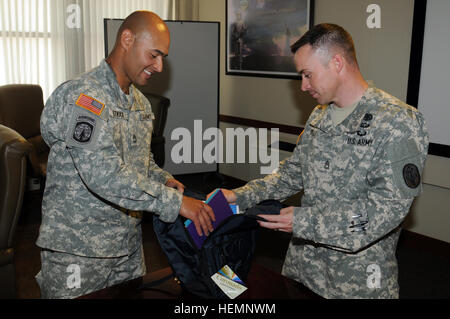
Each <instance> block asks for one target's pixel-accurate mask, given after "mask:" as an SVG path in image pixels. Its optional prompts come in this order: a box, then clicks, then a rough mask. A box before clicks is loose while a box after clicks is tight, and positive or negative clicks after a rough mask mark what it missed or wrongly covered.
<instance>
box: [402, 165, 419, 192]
mask: <svg viewBox="0 0 450 319" xmlns="http://www.w3.org/2000/svg"><path fill="white" fill-rule="evenodd" d="M403 179H404V180H405V183H406V185H407V186H408V187H409V188H416V187H417V186H419V184H420V173H419V169H418V168H417V166H416V165H414V164H411V163H409V164H406V165H405V166H404V167H403Z"/></svg>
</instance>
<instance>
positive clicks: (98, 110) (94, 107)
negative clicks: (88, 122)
mask: <svg viewBox="0 0 450 319" xmlns="http://www.w3.org/2000/svg"><path fill="white" fill-rule="evenodd" d="M75 104H76V105H78V106H80V107H82V108H84V109H86V110H88V111H90V112H92V113H94V114H96V115H100V114H102V112H103V109H104V108H105V104H103V103H102V102H100V101H98V100H96V99H94V98H93V97H90V96H87V95H86V94H83V93H81V94H80V96H79V97H78V99H77V101H76V103H75Z"/></svg>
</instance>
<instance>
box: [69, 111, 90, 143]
mask: <svg viewBox="0 0 450 319" xmlns="http://www.w3.org/2000/svg"><path fill="white" fill-rule="evenodd" d="M94 129H95V119H93V118H91V117H89V116H78V118H77V123H76V124H75V128H74V130H73V134H72V138H73V139H74V140H75V141H77V142H79V143H89V141H90V140H91V137H92V135H93V133H94Z"/></svg>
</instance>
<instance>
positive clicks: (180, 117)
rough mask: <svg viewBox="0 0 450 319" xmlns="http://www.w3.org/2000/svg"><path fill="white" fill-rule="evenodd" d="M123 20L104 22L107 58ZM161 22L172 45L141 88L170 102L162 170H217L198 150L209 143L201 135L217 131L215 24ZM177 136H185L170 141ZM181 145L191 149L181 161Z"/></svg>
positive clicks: (173, 172) (180, 171)
mask: <svg viewBox="0 0 450 319" xmlns="http://www.w3.org/2000/svg"><path fill="white" fill-rule="evenodd" d="M122 21H123V19H105V20H104V23H105V55H106V56H107V55H108V54H109V52H110V51H111V50H112V48H113V47H114V43H115V39H116V35H117V31H118V30H119V27H120V25H121V23H122ZM166 24H167V26H168V28H169V30H170V38H171V42H170V52H169V55H168V56H167V57H166V58H165V59H164V69H163V71H162V72H161V73H160V74H154V75H153V76H152V77H151V78H150V80H149V82H148V84H147V85H146V86H145V87H143V88H140V89H141V90H142V91H143V92H146V93H153V94H158V95H162V96H165V97H167V98H169V99H170V107H169V109H168V113H167V122H166V125H165V129H164V136H165V139H166V143H165V163H164V169H165V170H167V171H168V172H170V173H171V174H172V175H176V174H190V173H203V172H217V169H218V164H217V163H207V162H205V161H204V160H203V156H201V155H202V154H198V150H200V151H202V150H203V148H204V146H205V145H207V144H209V143H211V141H203V132H204V131H205V130H207V129H208V128H215V129H217V128H218V113H219V52H220V51H219V47H220V42H219V39H220V23H219V22H197V21H195V22H193V21H166ZM194 125H195V126H194ZM200 125H201V126H200ZM177 132H178V133H184V134H183V135H180V134H175V135H174V136H173V139H172V133H177ZM194 139H195V143H194ZM180 143H183V145H186V147H185V148H184V149H183V150H187V148H189V149H190V156H183V159H182V161H181V162H180V155H186V154H180V152H181V151H180V150H181V144H180ZM198 143H201V145H199V144H198ZM187 144H190V145H187ZM174 147H175V148H174ZM194 147H195V148H194ZM173 150H174V151H175V153H174V154H173V152H172V151H173ZM216 150H218V147H217V148H216ZM181 153H182V152H181ZM189 157H190V159H189Z"/></svg>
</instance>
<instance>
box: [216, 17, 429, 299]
mask: <svg viewBox="0 0 450 319" xmlns="http://www.w3.org/2000/svg"><path fill="white" fill-rule="evenodd" d="M292 51H293V52H294V53H295V56H294V61H295V65H296V68H297V71H298V72H299V74H300V75H301V78H302V90H303V91H308V92H309V93H310V94H311V95H312V96H313V97H314V98H315V99H317V101H318V102H319V104H320V105H318V106H317V107H316V108H315V109H314V110H313V112H312V114H311V116H310V117H309V119H308V121H307V123H306V126H305V129H304V131H303V133H302V135H301V137H300V139H299V141H298V143H297V146H296V148H295V150H294V152H293V154H292V156H291V157H289V158H287V159H286V160H284V161H282V162H281V163H280V166H279V168H278V170H277V171H275V172H274V173H272V174H271V175H267V176H266V177H264V178H262V179H258V180H253V181H251V182H249V183H248V184H246V185H245V186H243V187H241V188H238V189H235V190H233V191H227V190H225V191H224V193H225V195H226V197H227V199H228V201H230V202H237V204H239V206H240V207H241V208H242V209H245V208H247V207H250V206H252V205H254V204H256V203H258V202H260V201H262V200H265V199H277V200H282V199H285V198H287V197H289V196H291V195H293V194H295V193H297V192H299V191H301V190H303V191H304V195H303V198H302V202H301V206H300V207H287V208H284V209H282V210H281V212H280V215H260V216H261V217H264V218H265V219H267V220H268V222H260V225H261V226H263V227H267V228H270V229H275V230H280V231H286V232H291V233H292V239H291V242H290V244H289V248H288V251H287V255H286V259H285V262H284V266H283V271H282V273H283V274H284V275H286V276H288V277H291V278H293V279H295V280H297V281H300V282H302V283H304V284H305V285H306V286H307V287H309V288H310V289H311V290H313V291H314V292H316V293H317V294H319V295H321V296H323V297H326V298H398V296H399V286H398V280H397V273H398V270H397V260H396V257H395V251H396V246H397V241H398V237H399V234H400V231H401V224H402V221H403V220H404V218H405V216H406V215H407V214H408V211H409V209H410V206H411V203H412V201H413V199H414V197H415V196H418V195H419V194H420V193H421V190H422V186H421V173H422V169H423V167H424V163H425V158H426V154H427V148H428V134H427V131H426V128H425V124H424V119H423V116H422V114H421V113H420V112H419V111H418V110H417V109H415V108H413V107H411V106H409V105H407V104H405V103H403V102H401V101H400V100H398V99H397V98H395V97H393V96H391V95H389V94H387V93H386V92H383V91H382V90H380V89H377V88H375V87H372V86H369V85H368V84H367V82H366V81H364V79H363V78H362V75H361V74H360V71H359V68H358V65H357V62H356V55H355V51H354V46H353V41H352V39H351V37H350V35H349V34H348V33H347V32H346V31H345V30H343V29H342V28H341V27H339V26H336V25H330V24H321V25H317V26H315V27H314V28H312V29H311V30H310V31H308V32H307V33H306V34H305V35H304V36H303V37H302V38H301V39H300V40H298V41H297V42H296V43H295V44H294V45H293V46H292ZM339 112H340V113H344V115H339Z"/></svg>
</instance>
